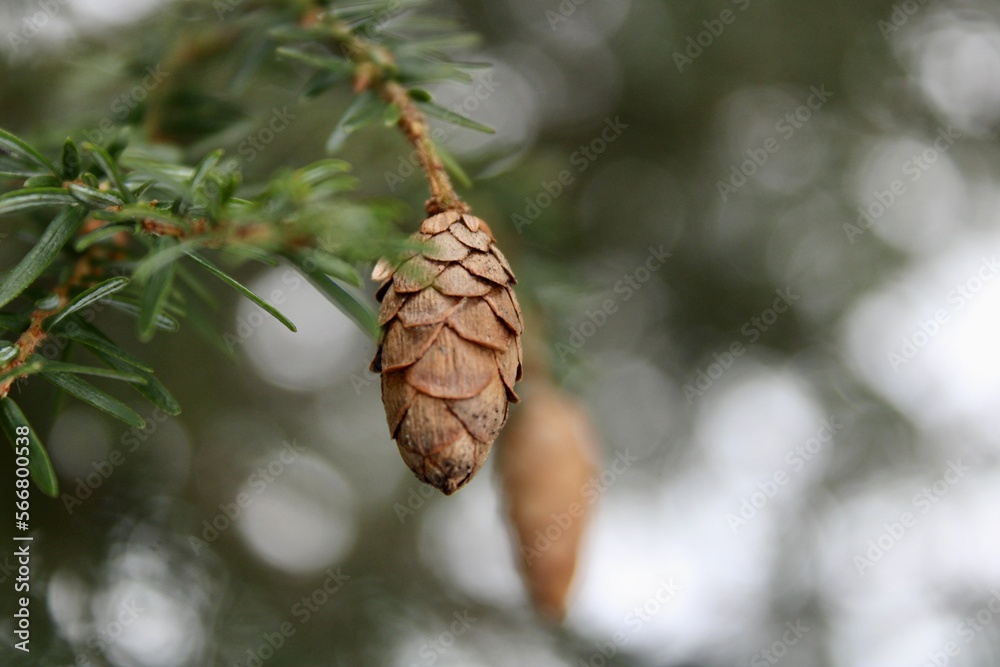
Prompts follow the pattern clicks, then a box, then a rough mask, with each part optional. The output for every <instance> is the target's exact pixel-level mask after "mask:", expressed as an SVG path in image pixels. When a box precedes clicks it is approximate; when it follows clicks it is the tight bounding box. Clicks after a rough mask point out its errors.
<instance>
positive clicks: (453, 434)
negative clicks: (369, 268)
mask: <svg viewBox="0 0 1000 667" xmlns="http://www.w3.org/2000/svg"><path fill="white" fill-rule="evenodd" d="M412 239H413V240H415V241H416V242H417V243H419V244H420V245H421V248H422V249H421V250H420V251H419V252H415V253H412V254H411V255H410V256H409V257H404V258H403V260H402V261H401V262H400V263H398V264H393V263H392V262H389V261H387V260H385V259H383V260H381V261H380V262H379V263H378V264H377V265H376V266H375V270H374V271H373V272H372V279H373V280H375V281H381V282H382V284H381V286H380V287H379V290H378V292H377V294H376V297H377V298H378V299H379V301H381V303H382V306H381V308H380V310H379V324H380V325H382V326H383V330H382V337H381V340H380V341H379V346H378V351H377V352H376V353H375V359H374V360H373V361H372V365H371V369H372V371H373V372H375V373H381V374H382V403H383V404H384V405H385V413H386V419H387V421H388V424H389V432H390V433H391V434H392V437H393V438H394V439H395V440H396V445H397V446H398V447H399V453H400V454H401V455H402V457H403V461H405V462H406V465H407V466H409V467H410V470H412V471H413V472H414V473H415V474H416V476H417V477H418V478H420V480H421V481H424V482H426V483H428V484H431V485H432V486H435V487H437V488H438V489H440V490H441V491H442V492H443V493H445V495H451V494H452V493H454V492H455V491H456V490H458V489H459V488H460V487H462V486H463V485H464V484H465V483H466V482H468V481H469V480H470V479H472V476H473V475H475V474H476V472H477V471H478V470H479V469H480V468H481V467H482V465H483V463H484V462H485V461H486V456H487V455H488V454H489V451H490V447H491V446H492V444H493V441H494V440H495V439H496V437H497V434H498V433H499V432H500V428H501V427H502V426H503V424H504V422H505V421H506V419H507V403H508V401H511V402H517V400H518V398H517V394H515V393H514V383H515V382H517V381H518V380H520V379H521V331H522V330H523V327H524V325H523V322H522V319H521V309H520V306H519V305H518V303H517V297H516V296H515V295H514V290H513V285H514V284H515V283H516V282H517V281H516V280H515V278H514V273H513V272H512V271H511V268H510V265H509V264H508V263H507V260H506V259H505V258H504V256H503V254H502V253H501V252H500V250H499V249H497V247H496V244H495V242H494V238H493V234H492V232H491V231H490V228H489V227H488V226H487V225H486V223H485V222H483V221H482V220H480V219H479V218H477V217H475V216H472V215H469V214H462V213H459V212H457V211H445V212H444V213H439V214H438V215H434V216H432V217H430V218H427V219H426V220H424V221H423V223H422V224H421V225H420V231H419V232H418V233H416V234H414V235H413V237H412Z"/></svg>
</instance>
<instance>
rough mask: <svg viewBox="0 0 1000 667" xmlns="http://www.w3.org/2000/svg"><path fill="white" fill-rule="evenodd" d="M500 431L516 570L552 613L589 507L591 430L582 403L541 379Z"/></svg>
mask: <svg viewBox="0 0 1000 667" xmlns="http://www.w3.org/2000/svg"><path fill="white" fill-rule="evenodd" d="M527 391H529V392H530V394H528V396H529V400H528V401H526V403H525V405H524V406H523V407H522V408H521V409H520V410H518V412H517V415H516V417H515V418H514V419H512V420H511V423H510V426H509V427H508V428H507V431H506V432H505V433H504V437H503V442H502V443H501V445H502V446H501V450H500V453H499V456H500V460H499V461H498V462H497V467H498V470H499V472H500V482H501V484H502V486H503V490H504V498H505V501H506V505H507V511H508V514H509V515H510V521H511V524H512V525H513V528H514V530H515V532H516V535H517V540H518V543H519V547H520V548H519V551H520V552H521V564H522V571H523V573H524V579H525V583H526V584H527V585H528V592H529V594H530V595H531V600H532V602H533V603H534V605H535V607H536V608H537V609H538V611H539V612H541V613H542V614H544V615H545V616H546V617H548V618H550V619H552V620H555V621H558V620H560V619H562V617H563V615H564V614H565V613H566V602H567V597H568V595H569V591H570V587H571V585H572V583H573V574H574V572H575V571H576V564H577V560H578V557H579V551H580V545H581V544H582V541H583V536H584V533H585V531H586V528H587V524H588V523H589V520H590V515H591V513H592V512H593V507H592V505H593V503H594V501H595V499H596V496H595V495H593V488H592V485H591V482H592V480H593V479H594V476H595V475H596V474H597V464H596V461H597V452H598V446H597V436H596V434H595V431H594V428H593V426H592V424H591V422H590V418H589V416H588V414H587V411H586V410H585V409H584V408H583V407H582V406H581V405H580V404H579V403H578V402H577V401H576V400H575V399H574V398H572V397H570V396H568V395H566V394H564V393H563V392H561V391H560V390H559V389H557V388H556V387H555V386H553V385H551V384H550V383H548V382H541V383H540V384H538V385H536V386H533V387H529V388H528V389H527Z"/></svg>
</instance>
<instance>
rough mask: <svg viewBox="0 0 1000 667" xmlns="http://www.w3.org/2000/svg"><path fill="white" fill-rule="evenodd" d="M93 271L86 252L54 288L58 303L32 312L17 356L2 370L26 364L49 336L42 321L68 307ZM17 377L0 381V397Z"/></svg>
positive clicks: (16, 344)
mask: <svg viewBox="0 0 1000 667" xmlns="http://www.w3.org/2000/svg"><path fill="white" fill-rule="evenodd" d="M92 273H93V264H92V258H91V257H90V255H87V254H84V255H81V256H80V257H79V259H77V260H76V263H75V264H74V265H73V271H72V273H71V274H70V276H69V278H67V279H66V280H64V281H63V282H62V283H60V284H59V285H57V286H56V287H55V289H53V290H52V295H53V296H55V297H56V303H55V305H54V306H53V307H52V308H36V309H35V310H33V311H32V312H31V318H30V320H29V324H28V328H27V329H25V330H24V333H22V334H21V335H20V336H19V337H18V339H17V341H15V342H14V346H15V347H17V348H18V353H17V356H16V357H15V358H14V359H12V360H11V361H9V362H8V363H6V364H4V365H3V367H0V371H8V370H12V369H14V368H17V367H18V366H20V365H22V364H24V363H25V362H26V361H27V360H28V357H30V356H31V355H32V354H34V352H35V350H37V349H38V347H39V346H40V345H41V344H42V343H44V342H45V339H46V338H48V333H47V332H46V331H45V329H43V328H42V323H43V322H45V320H46V319H47V318H48V317H50V316H52V315H55V314H56V313H58V312H59V311H60V310H62V309H63V308H65V307H66V304H68V303H69V293H70V290H71V289H73V288H74V287H76V286H78V285H80V284H81V283H83V282H84V280H85V279H86V278H87V277H88V276H90V275H91V274H92ZM16 379H17V378H11V379H9V380H5V381H4V382H2V383H0V398H7V395H8V394H10V389H11V387H12V386H13V385H14V382H15V381H16Z"/></svg>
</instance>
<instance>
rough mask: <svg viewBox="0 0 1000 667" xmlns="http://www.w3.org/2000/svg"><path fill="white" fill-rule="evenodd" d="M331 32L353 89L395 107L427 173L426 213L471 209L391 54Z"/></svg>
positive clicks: (313, 18)
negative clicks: (348, 64)
mask: <svg viewBox="0 0 1000 667" xmlns="http://www.w3.org/2000/svg"><path fill="white" fill-rule="evenodd" d="M317 20H319V14H318V13H310V14H308V15H307V16H306V17H305V19H304V21H303V22H304V23H305V24H307V25H308V24H310V23H314V22H316V21H317ZM332 35H333V37H334V39H335V40H337V41H338V42H339V43H340V44H341V46H342V47H343V49H344V51H345V52H346V53H347V55H348V56H349V57H350V58H351V60H353V61H354V62H355V63H356V64H357V66H356V68H355V73H354V91H355V92H358V93H360V92H362V91H364V90H368V89H372V90H374V91H375V92H376V93H378V94H379V95H380V96H381V97H382V99H384V100H385V101H386V102H388V103H389V104H391V105H394V106H395V107H396V108H397V109H399V120H398V121H397V122H396V125H397V126H398V127H399V129H400V130H402V132H403V135H404V136H405V137H406V139H407V140H408V141H409V142H410V143H411V144H412V145H413V148H414V149H415V150H416V152H417V159H418V160H419V162H420V166H421V168H422V169H423V171H424V174H425V175H426V176H427V185H428V187H429V188H430V192H431V197H430V199H428V200H427V202H426V203H425V204H424V209H425V211H426V212H427V214H428V215H436V214H438V213H442V212H444V211H458V212H460V213H469V212H470V211H471V210H472V209H471V208H470V207H469V205H468V204H466V203H465V202H464V201H463V200H462V198H461V197H459V196H458V193H456V192H455V189H454V188H453V187H452V185H451V179H450V178H449V177H448V172H447V171H446V170H445V167H444V163H443V162H442V161H441V157H440V156H439V155H438V152H437V148H435V146H434V142H433V141H432V140H431V137H430V128H429V126H428V125H427V117H426V116H425V115H424V112H423V111H421V110H420V109H419V108H418V107H417V105H416V104H415V103H414V102H413V100H412V99H411V98H410V95H409V93H408V92H407V90H406V88H405V87H404V86H403V85H402V84H400V83H399V81H397V80H396V79H395V78H394V72H395V60H394V58H393V55H392V53H391V52H390V51H388V50H387V49H385V48H383V47H381V46H379V45H378V44H375V43H373V42H371V41H369V40H367V39H365V38H364V37H361V36H359V35H357V34H355V33H352V32H351V31H350V30H346V29H343V28H342V27H340V26H337V25H334V26H333V29H332Z"/></svg>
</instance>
